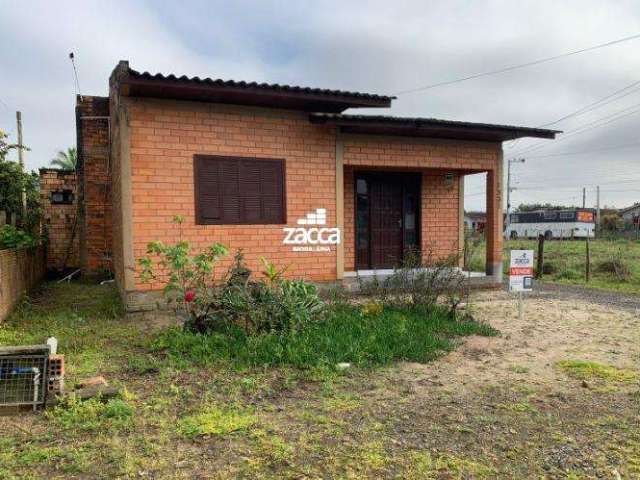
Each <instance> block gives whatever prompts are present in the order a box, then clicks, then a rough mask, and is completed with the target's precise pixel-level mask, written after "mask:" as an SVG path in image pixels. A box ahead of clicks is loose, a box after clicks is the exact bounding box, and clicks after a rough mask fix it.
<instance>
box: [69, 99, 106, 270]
mask: <svg viewBox="0 0 640 480" xmlns="http://www.w3.org/2000/svg"><path fill="white" fill-rule="evenodd" d="M76 130H77V137H78V138H77V144H78V178H79V188H78V197H79V198H78V201H79V202H80V210H79V212H80V217H79V222H80V252H81V254H80V263H81V266H82V269H83V273H85V274H89V275H92V274H99V273H103V272H104V271H106V270H109V271H111V270H112V269H113V267H112V252H111V251H112V245H113V242H112V222H113V221H112V218H111V210H112V208H111V176H110V172H109V99H108V98H107V97H89V96H83V97H78V98H77V103H76Z"/></svg>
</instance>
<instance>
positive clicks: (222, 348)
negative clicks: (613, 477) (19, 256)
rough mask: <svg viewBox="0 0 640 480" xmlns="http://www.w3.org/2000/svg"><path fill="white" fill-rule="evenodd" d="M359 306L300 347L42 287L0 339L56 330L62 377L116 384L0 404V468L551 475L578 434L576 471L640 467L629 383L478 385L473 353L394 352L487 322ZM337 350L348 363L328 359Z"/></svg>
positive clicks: (338, 309)
mask: <svg viewBox="0 0 640 480" xmlns="http://www.w3.org/2000/svg"><path fill="white" fill-rule="evenodd" d="M371 303H372V304H375V306H372V305H369V304H366V303H365V304H364V305H354V306H349V305H344V304H340V303H338V304H329V305H328V307H327V310H328V311H327V317H326V319H325V321H326V322H327V325H326V326H327V327H328V329H329V332H327V333H323V332H322V331H320V330H318V331H316V330H315V329H314V328H315V327H314V328H312V329H309V330H307V329H305V330H304V331H305V332H307V333H306V335H308V336H307V337H303V338H302V339H300V340H299V341H298V342H297V343H296V342H293V340H292V337H291V338H289V336H288V335H286V334H284V335H281V334H277V333H275V332H274V333H268V334H262V335H247V334H246V333H245V332H244V329H242V328H239V329H237V330H234V331H224V330H222V331H219V330H216V331H215V332H214V333H213V334H211V335H202V334H196V333H193V332H184V331H182V330H178V329H176V328H168V329H167V328H165V327H163V326H160V325H159V324H162V325H164V324H165V322H164V320H163V321H157V320H161V319H160V318H155V317H153V316H152V315H149V314H145V316H144V317H142V316H139V317H136V318H124V317H123V315H122V313H123V312H122V307H121V305H120V302H119V297H118V294H117V293H116V291H115V289H114V288H113V286H108V285H105V286H100V285H91V284H82V283H77V284H76V283H71V284H60V285H58V284H45V285H44V286H43V287H42V289H41V290H40V291H39V292H35V293H34V295H32V296H31V297H30V298H27V299H25V301H24V302H23V303H22V305H21V306H20V308H19V309H18V310H17V311H16V312H15V313H14V314H13V315H12V316H11V317H10V318H9V319H8V320H7V321H6V322H5V323H4V324H2V325H0V344H2V345H7V344H17V343H40V342H43V341H44V340H45V339H46V338H47V337H48V336H50V335H55V336H57V337H58V339H59V341H60V347H59V350H60V352H61V353H64V354H65V356H66V367H67V372H68V375H67V378H66V385H67V387H68V389H71V388H72V386H73V385H74V384H75V383H76V382H77V381H78V380H80V379H81V378H83V377H86V376H89V375H97V374H102V375H104V376H105V377H106V378H107V380H108V381H109V383H110V384H112V385H114V386H117V387H119V388H120V389H121V392H122V393H121V396H120V397H117V398H113V399H99V398H96V399H93V400H88V401H84V402H80V401H77V400H74V399H69V400H65V401H63V402H62V403H61V404H59V405H58V406H56V407H55V408H52V409H50V410H47V411H46V412H44V413H38V414H31V413H23V414H21V415H16V416H11V417H0V418H1V421H0V479H12V480H13V479H39V478H105V479H106V478H195V477H202V478H220V479H235V478H257V479H261V478H262V479H267V478H408V479H423V478H426V479H429V478H433V479H436V478H451V479H467V478H478V479H480V478H531V477H535V478H543V477H545V478H546V477H549V478H564V477H566V475H567V472H566V468H567V460H566V458H565V456H564V452H567V451H568V450H567V449H566V445H567V440H566V438H576V439H580V444H588V445H589V446H590V447H589V449H587V450H579V449H576V448H572V449H570V454H571V455H575V457H572V458H571V459H570V460H569V461H570V462H571V468H572V471H573V472H574V473H575V475H576V476H578V477H580V476H581V475H582V476H587V477H588V478H591V477H602V478H605V477H607V476H608V475H610V473H611V471H612V470H613V469H614V468H616V469H617V470H618V472H620V474H621V476H622V478H635V477H637V476H638V475H639V474H640V463H639V462H638V459H639V458H640V430H638V424H637V412H638V408H639V406H640V403H638V402H640V395H638V394H637V388H636V387H634V384H633V383H632V382H625V383H623V384H617V386H619V388H620V390H619V391H611V392H604V393H601V392H600V391H596V389H591V388H589V389H583V388H577V389H576V388H568V389H567V388H566V382H562V386H561V388H562V398H561V399H560V398H559V397H558V396H556V395H554V394H553V391H552V390H545V389H546V388H547V387H546V386H544V385H539V384H536V391H535V392H533V391H527V390H526V387H527V383H526V382H527V381H528V380H530V377H532V376H533V375H535V372H536V370H535V369H534V368H533V367H532V369H531V372H529V374H527V375H517V376H516V375H513V374H511V375H510V378H509V381H508V382H507V383H503V384H500V383H499V382H500V380H499V378H497V379H496V381H495V384H492V385H491V386H490V388H489V387H486V388H485V387H478V386H477V385H474V382H473V381H468V382H467V379H468V378H470V377H469V374H468V373H464V374H463V375H460V374H454V376H453V377H449V376H448V374H447V372H451V371H452V370H451V369H452V368H453V369H454V370H455V369H457V368H458V366H460V365H469V364H471V365H473V364H478V363H480V362H477V361H475V360H474V359H473V358H472V357H468V358H467V357H465V358H462V359H460V358H458V360H460V362H461V363H460V364H458V363H456V360H455V357H456V356H457V355H453V356H452V357H454V358H453V359H452V361H450V359H447V361H443V362H442V365H438V368H432V367H431V366H420V365H403V364H397V363H395V361H394V360H395V359H414V360H418V361H426V360H429V359H431V358H434V357H435V356H437V355H438V354H439V353H440V352H442V351H446V350H448V349H451V348H453V347H454V346H455V344H456V343H457V340H458V338H459V336H460V335H466V334H471V333H480V334H489V335H490V334H494V333H495V332H494V331H493V330H491V329H490V328H489V327H488V326H485V325H483V324H479V323H476V322H473V321H471V320H468V319H464V318H460V317H458V319H457V320H454V319H453V318H452V317H451V315H449V312H448V310H447V309H446V307H445V309H444V310H443V312H444V315H437V312H436V311H434V310H431V313H430V314H427V315H425V314H424V313H421V310H420V308H415V309H411V310H409V309H403V308H401V307H398V306H397V307H389V306H388V305H381V306H380V304H378V303H377V302H375V301H372V302H371ZM331 330H333V331H331ZM387 330H388V331H387ZM412 332H413V335H412ZM230 335H236V336H237V337H238V338H239V339H240V340H239V341H238V344H237V346H235V347H232V343H233V342H232V341H231V338H230V337H229V336H230ZM396 337H397V338H396ZM180 342H184V344H182V343H180ZM216 342H218V343H216ZM334 343H335V345H333V344H334ZM620 348H624V347H623V346H621V347H620ZM270 352H274V353H275V354H277V355H280V356H279V357H277V360H273V359H272V358H270V357H269V354H270ZM314 356H315V357H318V359H319V360H315V359H313V357H314ZM312 359H313V360H312ZM339 361H347V362H351V363H352V367H351V368H346V369H344V370H335V369H334V368H333V367H334V366H335V363H337V362H339ZM532 361H533V360H532ZM265 363H266V364H267V365H265ZM381 365H382V366H384V368H373V367H377V366H381ZM527 365H529V363H527ZM298 366H300V367H301V368H298ZM362 367H364V368H362ZM440 367H442V372H443V374H440V375H439V376H438V377H436V376H435V373H436V372H438V371H439V370H440ZM483 368H486V367H483ZM491 368H495V367H493V366H492V367H491ZM419 370H422V372H420V371H419ZM469 372H470V373H471V372H473V370H470V371H469ZM532 372H533V373H532ZM455 377H457V378H455ZM461 378H463V379H464V380H463V382H462V383H461V382H460V379H461ZM436 382H437V383H436ZM440 382H441V383H440ZM529 386H530V385H529ZM603 399H606V400H607V401H603ZM609 399H610V401H609ZM536 411H537V413H536ZM560 431H561V432H563V436H562V437H560V436H558V435H557V432H560ZM559 452H561V453H562V454H560V453H559Z"/></svg>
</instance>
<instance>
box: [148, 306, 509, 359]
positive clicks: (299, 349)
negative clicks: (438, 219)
mask: <svg viewBox="0 0 640 480" xmlns="http://www.w3.org/2000/svg"><path fill="white" fill-rule="evenodd" d="M464 335H485V336H493V335H497V331H496V330H494V329H493V328H491V327H490V326H489V325H486V324H483V323H479V322H476V321H473V320H453V319H451V317H450V316H449V315H448V313H447V312H446V310H444V309H435V310H432V311H404V310H399V309H392V308H385V309H384V311H383V312H381V313H380V314H378V315H367V316H363V315H362V314H361V312H360V310H359V309H358V308H356V307H353V306H349V305H338V306H334V307H333V309H332V311H331V312H330V314H329V315H328V318H327V319H326V320H325V321H323V322H318V323H317V324H313V325H311V326H310V327H308V328H307V329H305V330H303V331H301V332H295V333H291V334H275V333H274V334H265V335H261V336H247V335H245V333H244V332H243V331H242V330H241V329H239V328H237V329H232V330H228V331H226V332H223V333H213V334H210V335H201V334H196V333H191V332H185V331H183V330H180V329H177V328H170V329H168V330H166V331H164V332H162V333H161V334H160V335H159V336H158V338H157V339H156V341H155V342H154V344H153V348H154V349H155V350H156V351H165V352H166V353H168V355H169V356H170V358H172V359H173V360H174V362H175V363H176V364H177V365H185V364H189V363H192V364H193V363H195V364H200V365H207V364H212V363H216V362H228V363H231V364H232V365H235V366H236V367H239V368H245V367H256V366H273V365H291V366H294V367H298V368H310V367H323V366H328V367H330V368H333V367H335V365H336V364H337V363H340V362H349V363H351V364H353V365H357V366H361V367H372V366H376V365H388V364H390V363H391V362H393V361H396V360H407V361H413V362H422V363H424V362H428V361H431V360H434V359H435V358H437V357H438V356H439V355H441V354H442V353H445V352H448V351H451V350H452V349H453V348H454V347H455V341H454V338H455V337H459V336H464Z"/></svg>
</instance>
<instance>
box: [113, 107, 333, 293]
mask: <svg viewBox="0 0 640 480" xmlns="http://www.w3.org/2000/svg"><path fill="white" fill-rule="evenodd" d="M128 102H129V104H128V106H127V115H126V116H127V118H128V125H129V138H130V162H131V179H130V182H131V192H132V193H131V196H132V200H133V215H132V230H133V235H132V238H133V254H134V255H133V256H134V258H135V259H138V258H140V257H141V256H143V255H145V252H146V247H147V243H148V242H150V241H152V240H162V241H164V242H175V241H177V240H178V239H179V238H180V233H179V228H178V226H176V225H174V224H173V223H172V217H173V216H174V215H183V216H184V217H185V218H186V221H185V223H184V224H183V225H182V237H183V238H184V239H186V240H189V241H190V242H191V243H192V245H193V246H194V247H196V248H198V249H201V248H204V247H206V246H208V245H210V244H211V243H213V242H222V243H224V244H226V245H227V246H228V247H230V248H231V249H232V252H231V255H230V257H232V256H233V251H234V250H235V249H238V248H243V249H244V251H245V255H246V259H247V263H248V266H249V268H251V269H253V270H254V271H258V270H259V269H260V268H261V265H260V262H259V258H260V257H261V256H264V257H266V258H267V259H271V260H273V261H274V262H276V263H277V264H278V266H279V267H282V266H285V265H287V266H288V267H289V268H288V270H287V272H286V274H287V275H288V276H290V277H302V276H304V277H305V278H307V279H310V280H315V281H324V280H334V279H335V278H336V249H335V246H331V251H330V252H293V251H292V248H291V246H290V245H283V244H282V240H283V238H284V234H283V230H282V229H283V227H284V226H285V225H196V224H195V208H194V182H193V156H194V155H195V154H212V155H216V154H220V155H233V156H247V157H261V158H278V159H284V160H285V165H286V167H285V168H286V197H287V225H289V226H295V225H296V221H297V219H298V218H301V217H303V216H304V215H305V214H307V213H308V212H312V211H314V210H315V209H316V208H326V209H327V214H328V216H327V223H328V225H335V222H336V217H335V211H336V197H335V191H336V183H335V182H336V179H335V130H334V128H333V127H330V126H320V127H319V126H318V125H312V124H310V123H309V121H308V119H307V117H308V114H305V113H296V112H287V111H279V110H272V109H263V108H250V107H246V108H243V107H238V106H224V105H216V104H205V103H197V102H179V101H170V100H150V99H149V100H145V99H131V100H128ZM125 183H126V182H125ZM122 201H123V202H125V201H128V200H127V199H126V198H125V196H123V198H122ZM126 221H127V219H124V224H125V225H126ZM229 264H230V258H229V259H227V260H226V261H225V262H223V264H222V266H221V270H224V269H226V267H227V266H228V265H229ZM129 266H132V267H133V266H134V265H127V264H126V262H125V265H124V268H125V270H126V269H127V268H128V267H129ZM135 287H136V288H138V289H151V288H154V289H158V288H159V287H160V285H159V284H156V285H153V286H152V285H149V284H143V283H142V282H141V281H140V279H139V275H138V272H136V277H135Z"/></svg>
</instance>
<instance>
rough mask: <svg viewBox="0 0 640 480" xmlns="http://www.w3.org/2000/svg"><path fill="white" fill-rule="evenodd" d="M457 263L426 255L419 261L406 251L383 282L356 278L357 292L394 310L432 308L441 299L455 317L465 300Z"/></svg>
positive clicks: (465, 285)
mask: <svg viewBox="0 0 640 480" xmlns="http://www.w3.org/2000/svg"><path fill="white" fill-rule="evenodd" d="M458 259H459V257H458V256H457V255H451V256H448V257H445V258H438V257H436V256H435V255H433V254H432V253H430V252H429V253H426V254H425V255H424V258H422V256H421V255H420V252H417V251H410V252H407V254H406V255H405V259H404V262H403V264H402V265H401V266H400V267H399V268H396V269H395V270H394V272H393V274H392V275H390V276H389V277H387V278H385V279H384V280H380V279H378V278H377V277H374V278H373V280H369V281H364V280H363V279H361V278H359V279H358V280H359V282H360V290H361V292H363V293H364V294H366V295H371V296H374V297H377V298H378V299H379V300H380V301H381V302H382V303H384V304H388V305H391V306H395V307H398V308H409V309H414V308H433V307H435V305H436V304H437V302H438V299H444V300H445V301H446V303H447V304H448V305H449V307H450V313H451V315H452V316H454V317H455V315H456V313H457V309H458V307H459V305H460V304H461V303H462V302H464V301H465V300H467V299H468V296H469V290H468V282H467V278H466V277H465V276H464V274H463V273H462V272H461V271H460V269H459V268H458Z"/></svg>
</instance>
